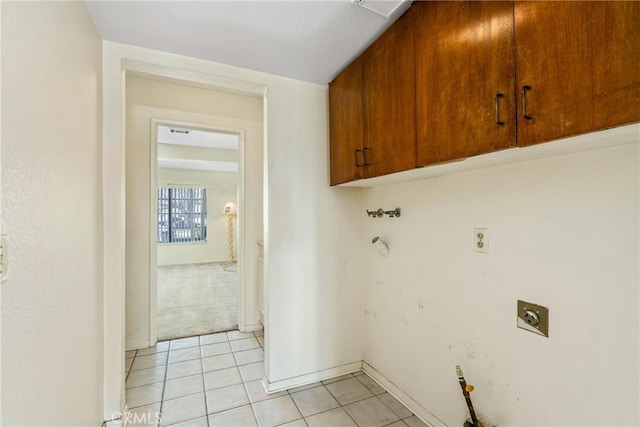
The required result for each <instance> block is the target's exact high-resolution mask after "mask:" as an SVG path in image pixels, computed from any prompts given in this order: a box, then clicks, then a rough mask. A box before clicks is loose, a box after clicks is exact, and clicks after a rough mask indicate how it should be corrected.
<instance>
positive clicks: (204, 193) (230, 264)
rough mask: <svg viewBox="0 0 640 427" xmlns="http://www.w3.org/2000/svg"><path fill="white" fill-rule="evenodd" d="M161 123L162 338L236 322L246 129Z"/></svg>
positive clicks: (159, 259) (157, 219) (209, 330)
mask: <svg viewBox="0 0 640 427" xmlns="http://www.w3.org/2000/svg"><path fill="white" fill-rule="evenodd" d="M155 127H156V128H155V132H154V133H155V136H156V138H155V139H156V140H155V143H156V153H157V155H156V158H157V167H156V180H155V181H156V185H155V191H154V192H153V193H152V194H155V200H154V202H155V203H154V206H153V207H152V213H153V214H154V219H155V220H154V221H152V224H155V236H156V239H155V245H156V261H157V262H156V266H155V267H156V271H155V276H156V295H157V305H156V306H157V310H156V313H157V317H156V319H157V339H158V340H159V341H162V340H168V339H176V338H182V337H188V336H195V335H204V334H211V333H215V332H221V331H227V330H233V329H237V327H238V293H239V280H238V264H237V248H238V243H239V242H238V238H237V235H238V234H237V221H236V219H237V214H238V201H239V197H238V194H239V192H240V188H239V184H240V180H239V167H240V156H239V148H240V135H239V134H237V133H229V132H221V131H219V130H212V129H209V128H207V129H205V128H203V127H202V126H200V127H198V128H195V127H192V126H184V125H182V124H176V123H173V124H171V123H167V122H163V123H155ZM153 267H154V266H152V268H153ZM152 275H153V273H152Z"/></svg>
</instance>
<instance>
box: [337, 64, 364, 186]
mask: <svg viewBox="0 0 640 427" xmlns="http://www.w3.org/2000/svg"><path fill="white" fill-rule="evenodd" d="M363 120H364V117H363V110H362V61H361V59H360V58H357V59H356V60H355V61H354V62H352V63H351V64H350V65H349V66H348V67H347V68H346V69H345V70H344V71H343V72H342V73H340V74H339V75H338V76H337V77H336V78H335V79H334V80H333V81H332V82H331V83H330V84H329V124H330V128H329V135H330V155H329V156H330V160H329V161H330V169H331V185H336V184H342V183H344V182H349V181H354V180H356V179H361V178H363V167H362V166H360V167H358V166H356V158H355V157H356V150H359V152H358V153H357V154H358V159H357V161H358V164H363V163H364V160H363V159H362V145H363V143H364V140H363Z"/></svg>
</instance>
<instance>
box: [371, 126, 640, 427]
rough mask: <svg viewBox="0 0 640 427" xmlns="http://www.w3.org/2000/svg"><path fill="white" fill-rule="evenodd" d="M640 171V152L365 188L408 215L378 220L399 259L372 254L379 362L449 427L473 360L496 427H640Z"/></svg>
mask: <svg viewBox="0 0 640 427" xmlns="http://www.w3.org/2000/svg"><path fill="white" fill-rule="evenodd" d="M638 140H640V138H638V139H637V140H636V141H638ZM639 164H640V161H639V144H638V142H636V143H634V144H632V145H624V146H620V147H617V148H611V149H606V150H599V151H591V152H585V153H581V154H573V155H567V156H560V157H555V158H550V159H546V160H536V161H529V162H523V163H518V164H511V165H504V166H497V167H490V168H487V169H482V170H476V171H471V172H463V173H457V174H453V175H449V176H443V177H438V178H432V179H427V180H422V181H416V182H412V183H405V184H396V185H389V186H382V187H377V188H373V189H370V190H365V193H364V205H363V206H365V207H367V208H369V209H371V208H378V207H382V208H384V209H390V208H395V207H396V206H399V207H401V208H402V217H401V218H397V219H388V218H385V219H367V220H366V237H367V239H370V238H371V237H373V236H378V235H379V236H381V237H382V238H383V240H386V241H387V242H388V244H389V248H390V254H389V257H388V259H382V258H381V257H380V256H379V255H378V253H377V252H376V251H375V249H374V248H373V247H372V245H368V247H367V248H366V266H367V268H366V271H367V273H366V291H365V322H366V334H365V351H364V360H365V361H366V362H367V363H369V364H370V365H371V366H372V367H373V368H375V369H376V370H377V371H378V372H379V373H380V374H382V375H383V376H384V377H386V378H387V379H388V380H390V381H391V382H392V383H394V384H395V385H396V386H397V387H399V388H400V389H401V390H402V391H403V392H405V393H406V394H407V395H409V396H410V397H411V398H413V399H414V400H415V401H416V402H418V404H419V405H421V406H422V410H423V415H424V416H426V417H428V418H430V419H431V420H432V421H434V422H435V423H436V424H438V423H439V422H442V423H444V424H446V425H452V426H455V425H462V424H463V422H464V420H465V418H466V417H467V416H468V412H467V410H466V405H465V402H464V398H463V397H462V394H461V391H460V386H459V385H458V381H457V378H456V373H455V366H456V365H457V364H459V365H461V366H462V368H463V370H464V372H465V375H466V378H467V381H468V382H469V383H470V384H473V385H474V386H475V387H476V389H475V391H474V392H473V394H472V398H473V402H474V406H475V408H476V411H477V413H478V414H479V415H480V416H481V417H482V418H483V419H484V420H485V425H638V423H639V422H640V419H639V418H638V414H639V401H640V396H639V391H638V378H639V376H640V372H639V357H640V355H639V351H638V339H639V332H640V329H639V328H640V326H639V316H638V313H639V310H638V309H639V279H640V277H639V273H638V269H639V259H640V258H639V257H640V254H639V218H640V217H639V191H640V188H639V182H640V181H639V180H640V176H639V175H640V174H639V169H640V167H639ZM474 227H486V228H488V230H489V231H488V235H489V253H488V254H480V253H476V252H474V249H473V229H474ZM518 299H523V300H525V301H530V302H534V303H538V304H541V305H544V306H547V307H549V309H550V326H549V331H550V335H549V338H543V337H540V336H537V335H534V334H532V333H530V332H526V331H524V330H521V329H518V328H516V301H517V300H518ZM438 420H439V421H438Z"/></svg>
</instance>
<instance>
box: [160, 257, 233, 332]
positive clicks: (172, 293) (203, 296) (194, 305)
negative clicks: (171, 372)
mask: <svg viewBox="0 0 640 427" xmlns="http://www.w3.org/2000/svg"><path fill="white" fill-rule="evenodd" d="M225 267H226V268H225ZM229 267H231V268H229ZM233 267H235V265H232V266H229V265H225V264H219V263H210V264H190V265H173V266H163V267H158V340H167V339H174V338H180V337H188V336H193V335H203V334H211V333H214V332H220V331H227V330H231V329H236V328H237V327H238V273H237V271H236V270H237V268H233Z"/></svg>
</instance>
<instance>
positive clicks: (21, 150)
mask: <svg viewBox="0 0 640 427" xmlns="http://www.w3.org/2000/svg"><path fill="white" fill-rule="evenodd" d="M1 7H2V63H3V67H2V196H3V197H2V230H3V233H7V234H9V240H10V258H9V270H10V273H9V274H10V275H9V279H8V280H7V281H6V282H5V283H2V285H1V291H2V332H1V336H2V391H3V393H2V408H3V412H2V420H1V423H2V424H3V425H12V426H13V425H29V426H33V425H83V426H89V425H94V426H97V425H100V424H101V423H102V420H103V413H102V371H103V342H102V337H103V322H102V320H103V318H102V309H103V300H102V210H101V208H102V205H101V179H100V177H101V156H100V140H101V138H100V132H101V119H100V104H101V98H100V81H101V75H100V73H101V68H102V66H101V41H100V38H99V36H98V34H97V32H96V30H95V28H94V26H93V23H92V21H91V18H90V17H89V15H88V13H87V11H86V9H85V6H84V4H83V3H80V2H58V3H41V2H38V3H34V2H2V5H1Z"/></svg>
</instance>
